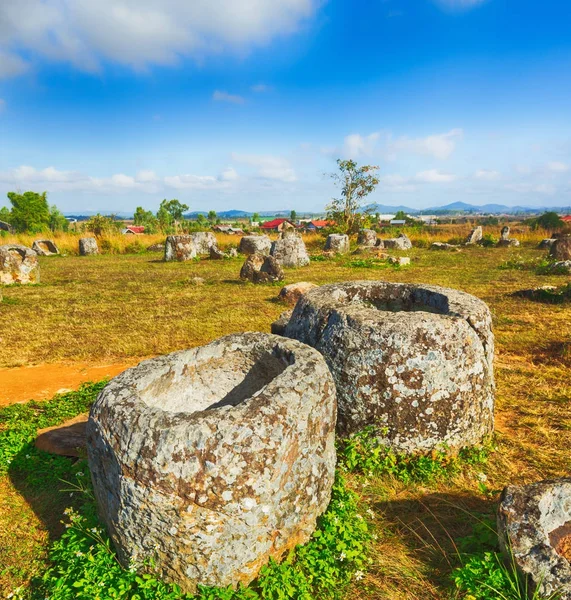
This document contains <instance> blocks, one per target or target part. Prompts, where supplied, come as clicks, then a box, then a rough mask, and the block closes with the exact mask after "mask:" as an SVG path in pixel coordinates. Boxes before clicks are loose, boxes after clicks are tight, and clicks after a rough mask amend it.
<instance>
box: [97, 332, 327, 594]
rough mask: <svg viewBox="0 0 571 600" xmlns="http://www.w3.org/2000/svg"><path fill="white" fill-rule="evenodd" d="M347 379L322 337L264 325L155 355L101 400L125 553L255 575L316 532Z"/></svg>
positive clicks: (110, 517) (100, 491)
mask: <svg viewBox="0 0 571 600" xmlns="http://www.w3.org/2000/svg"><path fill="white" fill-rule="evenodd" d="M335 418H336V402H335V385H334V383H333V380H332V378H331V375H330V373H329V371H328V369H327V366H326V364H325V361H324V360H323V357H322V356H321V355H320V354H319V353H318V352H317V351H315V350H314V349H313V348H309V347H308V346H305V345H304V344H300V343H299V342H297V341H294V340H288V339H285V338H282V337H279V336H275V335H269V334H263V333H245V334H239V335H230V336H227V337H224V338H221V339H219V340H217V341H215V342H212V343H211V344H208V345H206V346H202V347H199V348H194V349H192V350H185V351H182V352H175V353H174V354H169V355H167V356H162V357H159V358H155V359H151V360H147V361H144V362H142V363H141V364H139V365H138V366H137V367H134V368H132V369H128V370H127V371H125V372H124V373H122V374H121V375H119V376H118V377H116V378H115V379H113V380H112V381H111V382H110V383H109V384H108V385H107V386H106V387H105V389H104V390H103V391H102V392H101V394H100V395H99V397H98V398H97V401H96V402H95V404H94V405H93V408H92V409H91V414H90V417H89V421H88V425H87V444H88V458H89V466H90V469H91V473H92V478H93V484H94V489H95V496H96V499H97V502H98V507H99V512H100V515H101V517H102V519H103V521H104V522H105V523H106V525H107V527H108V530H109V533H110V535H111V538H112V540H113V542H114V544H115V547H116V549H117V551H118V554H119V557H120V560H121V562H122V563H123V564H125V565H127V564H128V563H129V562H130V561H135V562H137V563H138V564H140V563H142V562H143V561H145V560H146V559H153V560H154V562H155V565H156V568H157V570H158V573H159V574H160V576H161V577H163V578H164V579H165V580H167V581H170V582H176V583H178V584H179V585H180V586H181V588H182V589H183V591H186V592H192V591H194V590H195V588H196V586H197V585H198V584H202V585H211V586H214V585H216V586H228V585H236V584H238V583H243V584H247V583H249V582H250V581H251V580H252V579H254V578H255V577H256V575H257V573H258V571H259V569H260V568H261V566H262V565H264V564H266V563H267V562H268V560H269V559H270V558H275V559H279V558H280V557H281V556H282V555H283V554H284V552H286V551H288V550H289V549H291V548H293V547H294V546H295V545H296V544H300V543H304V542H306V541H307V540H308V539H309V537H310V535H311V533H312V532H313V531H314V528H315V524H316V519H317V517H318V516H319V515H320V514H321V513H322V512H323V511H324V510H325V509H326V507H327V505H328V503H329V499H330V493H331V487H332V484H333V478H334V470H335V446H334V430H335Z"/></svg>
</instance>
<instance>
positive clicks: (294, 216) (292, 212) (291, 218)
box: [289, 210, 297, 221]
mask: <svg viewBox="0 0 571 600" xmlns="http://www.w3.org/2000/svg"><path fill="white" fill-rule="evenodd" d="M289 218H290V220H292V221H295V220H297V213H296V212H295V210H292V211H291V212H290V213H289Z"/></svg>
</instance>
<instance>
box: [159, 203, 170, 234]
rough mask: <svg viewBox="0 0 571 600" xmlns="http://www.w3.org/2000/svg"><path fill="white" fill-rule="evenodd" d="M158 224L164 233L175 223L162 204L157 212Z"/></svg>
mask: <svg viewBox="0 0 571 600" xmlns="http://www.w3.org/2000/svg"><path fill="white" fill-rule="evenodd" d="M157 222H158V224H159V227H160V229H161V230H162V231H165V230H166V229H168V228H169V227H171V226H172V223H173V218H172V215H171V214H170V212H169V211H168V210H167V209H166V208H165V207H164V206H163V205H162V204H161V206H160V207H159V210H158V211H157Z"/></svg>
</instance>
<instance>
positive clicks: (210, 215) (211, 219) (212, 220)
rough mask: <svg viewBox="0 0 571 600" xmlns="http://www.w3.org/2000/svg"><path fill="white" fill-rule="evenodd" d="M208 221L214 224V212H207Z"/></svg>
mask: <svg viewBox="0 0 571 600" xmlns="http://www.w3.org/2000/svg"><path fill="white" fill-rule="evenodd" d="M208 220H209V221H210V222H211V223H212V224H214V223H216V211H215V210H209V211H208Z"/></svg>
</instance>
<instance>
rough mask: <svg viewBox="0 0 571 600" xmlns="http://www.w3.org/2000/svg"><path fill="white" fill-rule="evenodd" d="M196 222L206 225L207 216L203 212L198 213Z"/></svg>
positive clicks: (202, 225)
mask: <svg viewBox="0 0 571 600" xmlns="http://www.w3.org/2000/svg"><path fill="white" fill-rule="evenodd" d="M196 222H197V223H198V224H199V225H200V226H201V227H204V225H206V217H205V216H204V215H203V214H202V213H198V215H197V217H196Z"/></svg>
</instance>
